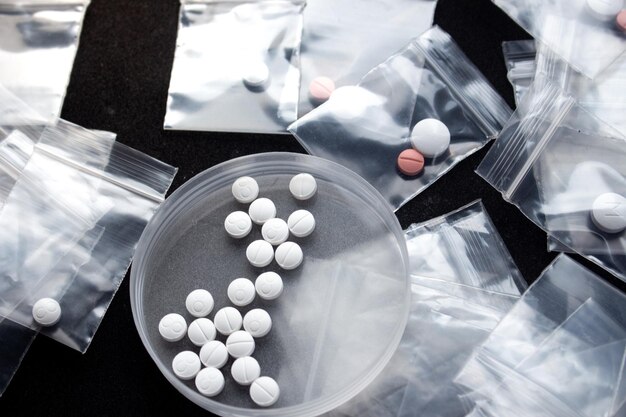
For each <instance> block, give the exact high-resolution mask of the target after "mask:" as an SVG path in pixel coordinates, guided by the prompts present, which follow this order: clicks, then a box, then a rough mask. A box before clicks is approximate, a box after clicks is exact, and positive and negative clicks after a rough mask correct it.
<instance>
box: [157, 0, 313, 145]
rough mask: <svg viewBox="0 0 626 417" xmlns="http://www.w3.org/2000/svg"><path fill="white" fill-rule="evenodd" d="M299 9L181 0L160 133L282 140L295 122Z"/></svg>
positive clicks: (270, 0) (299, 2)
mask: <svg viewBox="0 0 626 417" xmlns="http://www.w3.org/2000/svg"><path fill="white" fill-rule="evenodd" d="M303 8H304V0H261V1H236V0H182V1H181V9H180V21H179V28H178V38H177V41H176V55H175V59H174V66H173V68H172V75H171V80H170V87H169V93H168V100H167V112H166V114H165V122H164V126H165V128H166V129H175V130H205V131H206V130H211V131H226V132H233V131H235V132H259V133H285V129H286V128H287V126H289V124H290V123H291V122H293V121H294V120H295V119H296V117H297V106H298V88H299V82H300V70H299V66H298V54H299V48H300V39H301V35H302V9H303ZM244 80H247V81H244Z"/></svg>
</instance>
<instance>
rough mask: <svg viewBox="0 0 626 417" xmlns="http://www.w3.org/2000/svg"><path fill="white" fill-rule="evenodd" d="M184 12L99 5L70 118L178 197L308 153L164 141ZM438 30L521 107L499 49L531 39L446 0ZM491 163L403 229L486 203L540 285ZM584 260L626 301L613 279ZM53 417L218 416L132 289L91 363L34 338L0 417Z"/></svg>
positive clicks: (161, 1)
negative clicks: (156, 334)
mask: <svg viewBox="0 0 626 417" xmlns="http://www.w3.org/2000/svg"><path fill="white" fill-rule="evenodd" d="M355 1H359V0H355ZM178 7H179V3H178V0H131V1H128V0H92V4H91V6H90V7H89V9H88V12H87V16H86V18H85V22H84V29H83V32H82V36H81V42H80V48H79V50H78V55H77V57H76V62H75V65H74V71H73V73H72V78H71V82H70V85H69V88H68V92H67V98H66V100H65V106H64V108H63V114H62V117H63V118H64V119H67V120H69V121H72V122H75V123H78V124H80V125H82V126H85V127H87V128H93V129H103V130H109V131H112V132H116V133H117V134H118V140H119V141H120V142H123V143H125V144H127V145H130V146H132V147H134V148H137V149H138V150H141V151H143V152H145V153H147V154H149V155H151V156H154V157H156V158H158V159H161V160H163V161H165V162H167V163H169V164H172V165H174V166H177V167H179V168H180V170H179V173H178V175H177V177H176V179H175V181H174V186H173V187H172V189H176V188H177V187H179V186H180V185H181V184H183V183H184V182H185V181H187V180H189V179H190V178H191V177H193V176H194V175H196V174H198V173H199V172H201V171H203V170H205V169H207V168H209V167H211V166H213V165H215V164H218V163H220V162H223V161H226V160H228V159H231V158H235V157H238V156H242V155H246V154H252V153H258V152H268V151H290V152H304V150H303V149H302V148H301V147H300V145H299V144H298V143H297V141H296V140H295V139H294V138H292V137H291V136H287V135H276V136H273V135H250V134H234V133H233V134H231V133H187V132H174V131H168V132H165V131H163V129H162V124H163V115H164V113H165V104H166V100H167V89H168V85H169V78H170V70H171V67H172V60H173V57H174V45H175V41H176V28H177V23H178ZM435 22H436V23H437V24H438V25H440V26H441V27H442V28H443V29H444V30H446V31H447V32H448V33H450V34H451V35H452V37H453V38H454V39H455V40H456V42H457V43H458V44H459V46H460V47H461V49H462V50H463V51H464V52H465V53H466V54H467V55H468V56H469V58H470V59H471V60H472V61H473V62H474V63H475V64H476V66H478V68H479V69H480V70H481V71H482V72H483V73H484V74H485V75H486V77H487V79H488V80H489V81H491V83H492V84H493V85H494V86H495V88H496V90H497V91H499V92H500V94H502V95H503V96H504V97H505V98H506V100H507V101H508V102H509V104H510V105H511V106H513V93H512V88H511V85H510V84H509V82H508V81H507V79H506V69H505V67H504V63H503V58H502V50H501V43H502V41H505V40H517V39H527V38H529V35H528V34H527V33H526V32H524V31H523V30H522V29H520V28H519V27H518V26H517V25H516V24H515V23H513V22H512V21H511V20H510V19H509V18H508V17H507V16H506V15H505V14H504V13H503V12H501V11H500V10H499V9H498V8H497V7H496V6H494V5H493V4H492V3H491V2H490V1H489V0H439V5H438V7H437V11H436V15H435ZM392 52H394V51H389V53H390V55H391V53H392ZM487 148H488V147H487ZM485 151H486V149H484V150H483V151H481V152H478V153H476V154H474V155H473V156H471V157H469V158H468V159H466V160H465V161H463V162H462V163H460V164H459V165H458V166H457V167H456V168H454V169H453V170H452V171H451V172H449V173H448V174H446V175H445V176H444V177H442V178H441V179H440V180H438V181H437V182H436V183H435V184H433V185H432V186H431V187H430V188H428V189H427V190H426V191H424V192H423V193H422V194H420V195H419V196H418V197H417V198H415V199H414V200H413V201H411V202H410V203H408V204H407V205H406V206H404V207H403V208H402V209H400V210H399V211H398V213H397V215H398V218H399V219H400V223H401V225H402V227H403V228H404V227H407V226H408V225H410V224H411V223H414V222H420V221H424V220H427V219H430V218H432V217H435V216H439V215H442V214H445V213H447V212H449V211H452V210H454V209H457V208H459V207H461V206H463V205H465V204H467V203H469V202H471V201H473V200H475V199H477V198H481V199H482V200H483V203H484V204H485V206H486V208H487V210H488V212H489V214H490V215H491V217H492V219H493V221H494V223H495V225H496V227H497V228H498V230H499V232H500V234H501V235H502V237H503V239H504V241H505V243H506V244H507V246H508V248H509V251H510V252H511V255H512V256H513V258H514V260H515V262H516V263H517V265H518V267H519V269H520V270H521V272H522V274H523V275H524V277H525V278H526V279H527V280H528V281H529V282H532V281H533V280H534V279H535V278H536V277H537V276H538V275H539V274H540V273H541V271H542V270H543V269H544V268H545V267H546V266H547V265H548V264H549V263H550V261H551V260H552V259H553V258H554V257H555V256H556V254H554V253H548V252H547V251H546V235H545V233H543V232H542V231H541V230H540V229H539V228H537V227H536V226H535V225H534V224H532V223H531V222H530V221H529V220H527V219H526V218H525V217H524V215H522V213H521V212H519V211H518V210H517V209H516V208H515V207H514V206H512V205H510V204H508V203H506V202H504V200H502V198H501V196H500V194H499V193H498V192H496V191H495V190H494V189H492V188H491V186H489V185H488V184H487V183H486V182H485V181H483V180H482V179H481V178H479V177H478V176H477V175H476V174H475V173H474V170H475V168H476V166H477V165H478V163H479V162H480V161H481V159H482V158H483V156H484V155H485ZM575 258H576V260H578V261H581V262H582V263H583V264H584V265H586V266H588V267H590V268H591V269H592V270H594V271H596V272H599V273H600V274H601V275H602V276H603V277H605V278H606V279H607V280H608V281H610V282H611V283H613V284H615V285H617V286H619V287H620V288H621V289H622V290H624V289H626V286H625V285H624V284H622V283H621V282H620V281H619V280H617V279H616V278H614V277H612V276H610V275H609V274H608V273H605V272H603V271H601V270H600V269H599V268H597V267H595V266H594V265H592V264H590V263H589V262H586V261H583V260H582V259H581V258H580V257H578V256H577V257H575ZM48 415H50V416H66V415H80V416H88V415H94V416H153V415H181V416H182V415H184V416H196V415H197V416H200V415H202V416H207V415H209V413H207V412H206V411H204V410H202V409H201V408H199V407H197V406H196V405H194V404H193V403H191V402H190V401H188V400H187V399H186V398H184V397H183V396H182V395H181V394H179V393H178V392H177V391H176V390H175V389H174V388H173V387H172V386H170V384H169V383H168V382H167V381H166V379H165V378H164V377H163V376H162V375H161V373H160V372H159V370H158V369H157V367H156V365H155V364H154V363H153V362H152V360H151V359H150V357H149V356H148V353H147V352H146V350H145V349H144V347H143V345H142V343H141V341H140V339H139V336H138V334H137V331H136V329H135V325H134V323H133V317H132V313H131V308H130V299H129V294H128V277H126V279H125V281H124V282H123V284H122V286H121V288H120V290H119V292H118V293H117V296H116V297H115V299H114V300H113V303H112V304H111V307H110V308H109V311H108V313H107V315H106V317H105V318H104V320H103V322H102V325H101V327H100V329H99V330H98V333H97V334H96V337H95V339H94V341H93V343H92V344H91V347H90V348H89V350H88V351H87V353H86V354H84V355H81V354H80V353H78V352H76V351H74V350H72V349H70V348H67V347H66V346H63V345H61V344H59V343H57V342H55V341H53V340H51V339H48V338H46V337H43V336H42V337H39V338H37V339H36V340H35V342H34V343H33V345H32V347H31V349H30V351H29V352H28V354H27V355H26V358H25V359H24V361H23V363H22V366H21V367H20V369H19V370H18V372H17V374H16V375H15V378H14V379H13V382H12V383H11V385H10V386H9V388H8V389H7V391H6V392H5V394H4V396H3V397H1V398H0V416H29V417H43V416H48ZM503 417H504V416H503Z"/></svg>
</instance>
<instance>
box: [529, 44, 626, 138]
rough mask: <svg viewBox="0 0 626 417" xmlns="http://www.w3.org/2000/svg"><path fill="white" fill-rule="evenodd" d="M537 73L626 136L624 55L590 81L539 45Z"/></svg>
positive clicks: (625, 60)
mask: <svg viewBox="0 0 626 417" xmlns="http://www.w3.org/2000/svg"><path fill="white" fill-rule="evenodd" d="M537 73H538V74H541V76H543V77H545V78H546V79H549V80H550V81H551V82H552V83H553V84H555V85H557V86H559V87H560V88H561V89H562V90H563V91H565V92H566V93H568V94H570V95H571V96H573V97H574V98H576V100H577V101H578V103H579V104H580V106H581V107H583V108H584V109H586V110H587V111H589V112H590V113H592V114H593V115H594V116H596V117H597V118H598V119H600V120H602V121H604V122H606V123H607V124H609V125H610V126H612V127H614V128H615V129H617V130H619V131H620V132H621V133H622V134H623V135H626V120H625V119H626V118H625V117H624V115H625V114H626V97H625V94H624V92H626V54H622V55H621V56H620V57H619V58H618V59H617V60H616V61H615V62H614V63H613V64H612V65H611V66H610V67H608V68H607V69H606V70H605V71H604V72H603V73H602V74H601V75H599V76H598V77H597V78H595V79H594V80H590V79H589V78H587V77H585V76H584V75H583V74H581V73H579V72H577V71H575V70H574V69H573V68H572V67H570V66H569V65H567V63H566V62H564V61H563V60H562V59H561V58H559V56H558V55H557V54H555V53H554V52H553V51H552V50H550V49H549V48H547V47H545V45H541V46H540V47H539V48H538V51H537Z"/></svg>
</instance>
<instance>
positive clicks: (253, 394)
mask: <svg viewBox="0 0 626 417" xmlns="http://www.w3.org/2000/svg"><path fill="white" fill-rule="evenodd" d="M279 396H280V388H279V387H278V383H276V381H274V379H273V378H270V377H269V376H262V377H260V378H257V379H255V380H254V382H253V383H252V385H250V398H252V401H254V403H255V404H256V405H258V406H260V407H269V406H272V405H274V404H276V401H278V397H279Z"/></svg>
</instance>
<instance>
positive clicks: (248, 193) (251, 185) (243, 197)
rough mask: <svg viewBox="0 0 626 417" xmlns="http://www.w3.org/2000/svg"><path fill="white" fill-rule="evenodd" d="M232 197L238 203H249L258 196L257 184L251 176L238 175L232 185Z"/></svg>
mask: <svg viewBox="0 0 626 417" xmlns="http://www.w3.org/2000/svg"><path fill="white" fill-rule="evenodd" d="M232 191H233V197H235V200H237V201H239V202H240V203H244V204H247V203H251V202H253V201H254V200H256V198H257V197H258V196H259V184H257V182H256V181H255V180H254V178H252V177H240V178H237V179H236V180H235V182H234V183H233V186H232Z"/></svg>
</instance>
